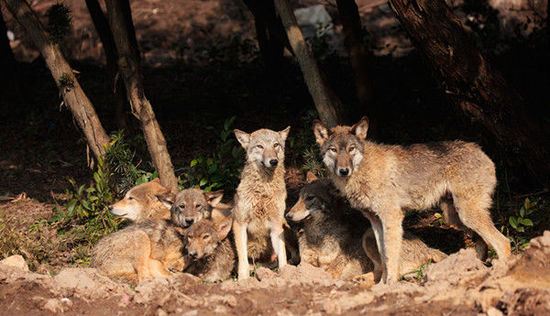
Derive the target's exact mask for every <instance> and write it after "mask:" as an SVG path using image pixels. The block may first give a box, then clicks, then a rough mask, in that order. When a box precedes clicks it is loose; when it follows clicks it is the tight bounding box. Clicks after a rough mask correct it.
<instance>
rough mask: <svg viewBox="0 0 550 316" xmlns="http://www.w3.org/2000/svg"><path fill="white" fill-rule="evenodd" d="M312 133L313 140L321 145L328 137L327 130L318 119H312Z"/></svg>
mask: <svg viewBox="0 0 550 316" xmlns="http://www.w3.org/2000/svg"><path fill="white" fill-rule="evenodd" d="M313 134H314V135H315V140H316V141H317V144H319V146H323V144H324V143H325V141H326V140H327V139H328V134H329V130H328V128H327V127H326V126H325V124H323V122H321V121H319V120H313Z"/></svg>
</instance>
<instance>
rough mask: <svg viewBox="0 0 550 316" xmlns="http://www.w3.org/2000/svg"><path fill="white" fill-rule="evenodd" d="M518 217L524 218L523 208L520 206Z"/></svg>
mask: <svg viewBox="0 0 550 316" xmlns="http://www.w3.org/2000/svg"><path fill="white" fill-rule="evenodd" d="M519 216H521V217H524V216H525V207H523V206H522V207H521V208H520V209H519Z"/></svg>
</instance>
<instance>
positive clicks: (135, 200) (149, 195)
mask: <svg viewBox="0 0 550 316" xmlns="http://www.w3.org/2000/svg"><path fill="white" fill-rule="evenodd" d="M169 193H170V190H169V189H167V188H165V187H163V186H162V185H160V181H159V179H158V178H156V179H154V180H153V181H150V182H147V183H143V184H140V185H137V186H135V187H133V188H132V189H130V191H128V192H127V193H126V195H125V196H124V198H123V199H122V200H120V201H118V202H117V203H115V204H113V205H111V206H109V210H110V211H111V213H112V214H113V215H115V216H117V217H121V218H126V219H129V220H131V221H134V222H139V221H141V220H145V219H148V218H155V219H159V218H165V219H168V218H169V217H170V214H169V212H168V209H169V208H170V206H168V205H166V204H164V203H163V202H162V200H161V197H162V195H164V194H169Z"/></svg>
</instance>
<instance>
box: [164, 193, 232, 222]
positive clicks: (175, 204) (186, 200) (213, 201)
mask: <svg viewBox="0 0 550 316" xmlns="http://www.w3.org/2000/svg"><path fill="white" fill-rule="evenodd" d="M222 198H223V190H220V191H215V192H204V191H202V190H200V189H195V188H190V189H186V190H182V191H180V192H178V193H177V194H174V193H166V194H163V195H161V196H160V199H161V200H162V201H163V202H164V203H165V204H166V205H169V206H170V218H171V220H172V222H173V223H174V224H175V225H177V226H180V227H183V228H187V227H189V226H191V225H192V224H193V223H196V222H198V221H200V220H201V219H203V218H210V216H211V214H212V208H214V207H217V206H218V205H219V206H220V207H223V205H224V204H223V203H221V200H222Z"/></svg>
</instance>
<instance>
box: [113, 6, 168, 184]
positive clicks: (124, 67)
mask: <svg viewBox="0 0 550 316" xmlns="http://www.w3.org/2000/svg"><path fill="white" fill-rule="evenodd" d="M106 4H107V12H108V16H109V24H110V26H111V30H112V31H113V38H114V40H115V45H116V48H117V51H118V55H119V59H118V66H119V69H120V72H121V74H122V77H123V79H124V83H125V86H126V94H127V96H128V99H129V100H128V101H129V102H130V105H131V107H132V112H133V114H134V115H135V116H136V117H137V118H138V119H139V120H140V122H141V127H142V129H143V134H144V135H145V141H146V142H147V148H148V149H149V154H150V155H151V158H152V160H153V165H154V166H155V168H156V169H157V171H158V173H159V178H160V182H161V184H162V185H164V186H165V187H167V188H169V189H171V190H172V191H176V190H177V189H178V181H177V179H176V176H175V175H174V168H173V166H172V161H171V159H170V154H169V153H168V149H167V148H166V140H165V139H164V135H163V134H162V132H161V130H160V126H159V124H158V122H157V119H156V117H155V113H154V112H153V107H152V106H151V103H149V100H147V98H146V97H145V92H144V91H143V73H142V69H141V65H140V58H139V50H138V46H137V40H136V35H135V30H134V24H133V22H132V13H131V11H130V4H129V2H128V0H106Z"/></svg>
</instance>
